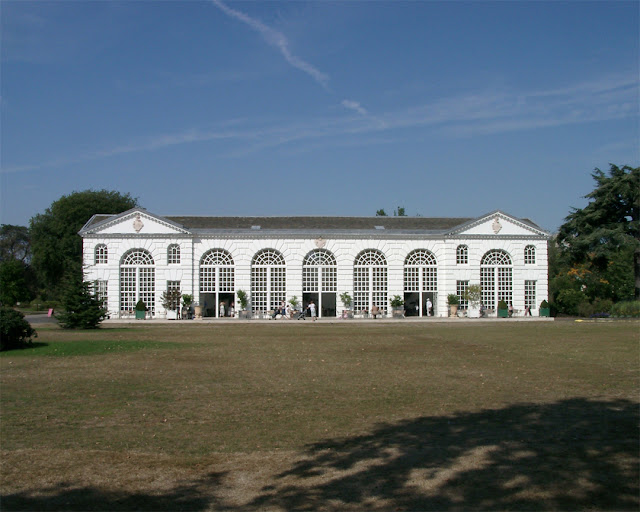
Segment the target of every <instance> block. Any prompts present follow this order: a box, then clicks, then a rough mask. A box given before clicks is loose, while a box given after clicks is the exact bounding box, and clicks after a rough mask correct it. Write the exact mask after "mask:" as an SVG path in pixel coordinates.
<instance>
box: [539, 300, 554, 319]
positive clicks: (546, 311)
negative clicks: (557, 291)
mask: <svg viewBox="0 0 640 512" xmlns="http://www.w3.org/2000/svg"><path fill="white" fill-rule="evenodd" d="M539 315H540V316H551V308H550V307H549V303H548V302H547V301H546V300H543V301H542V302H541V303H540V313H539Z"/></svg>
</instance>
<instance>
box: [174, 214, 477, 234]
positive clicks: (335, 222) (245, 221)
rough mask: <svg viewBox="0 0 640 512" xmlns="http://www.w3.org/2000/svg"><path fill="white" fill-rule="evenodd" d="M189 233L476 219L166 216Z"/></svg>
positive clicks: (429, 224)
mask: <svg viewBox="0 0 640 512" xmlns="http://www.w3.org/2000/svg"><path fill="white" fill-rule="evenodd" d="M164 218H165V219H167V220H170V221H172V222H175V223H176V224H180V225H181V226H183V227H184V228H185V229H188V230H209V229H215V230H218V229H233V230H236V229H252V228H253V227H254V226H260V229H261V230H272V229H275V230H287V231H289V230H350V231H351V230H356V231H360V230H375V229H379V228H378V227H377V226H380V227H382V228H383V229H384V230H427V231H441V230H448V229H451V228H453V227H455V226H458V225H460V224H464V223H465V222H468V221H470V220H473V219H469V218H440V217H436V218H428V217H171V216H168V217H164Z"/></svg>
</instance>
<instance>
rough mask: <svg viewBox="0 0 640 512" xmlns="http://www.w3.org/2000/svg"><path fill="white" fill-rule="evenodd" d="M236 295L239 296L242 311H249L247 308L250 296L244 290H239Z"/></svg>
mask: <svg viewBox="0 0 640 512" xmlns="http://www.w3.org/2000/svg"><path fill="white" fill-rule="evenodd" d="M236 295H238V302H240V308H241V309H242V311H244V310H245V309H247V306H248V305H249V296H248V295H247V292H245V291H244V290H238V291H237V292H236Z"/></svg>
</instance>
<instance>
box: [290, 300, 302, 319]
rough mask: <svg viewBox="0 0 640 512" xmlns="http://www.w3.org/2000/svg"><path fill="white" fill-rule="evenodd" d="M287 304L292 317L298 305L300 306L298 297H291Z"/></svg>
mask: <svg viewBox="0 0 640 512" xmlns="http://www.w3.org/2000/svg"><path fill="white" fill-rule="evenodd" d="M289 304H291V314H292V315H293V312H294V311H297V310H298V305H299V304H300V301H299V300H298V296H297V295H294V296H293V297H291V298H290V299H289Z"/></svg>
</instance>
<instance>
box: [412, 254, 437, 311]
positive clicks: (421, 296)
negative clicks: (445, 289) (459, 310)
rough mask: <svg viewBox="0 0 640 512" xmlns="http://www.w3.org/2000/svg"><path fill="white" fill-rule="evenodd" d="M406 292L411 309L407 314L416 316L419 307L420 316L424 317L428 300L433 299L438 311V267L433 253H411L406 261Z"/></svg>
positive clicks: (434, 306)
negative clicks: (416, 307)
mask: <svg viewBox="0 0 640 512" xmlns="http://www.w3.org/2000/svg"><path fill="white" fill-rule="evenodd" d="M404 292H405V302H407V304H406V306H407V308H411V309H407V314H409V315H411V314H415V312H414V311H415V306H418V311H419V312H420V316H423V315H424V314H425V313H427V312H426V309H425V305H426V302H427V299H431V301H432V304H433V308H434V311H435V310H436V299H437V292H438V267H437V261H436V257H435V256H434V255H433V253H432V252H430V251H427V250H425V249H416V250H415V251H413V252H411V253H409V255H408V256H407V258H406V259H405V261H404ZM425 294H426V295H425Z"/></svg>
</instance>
